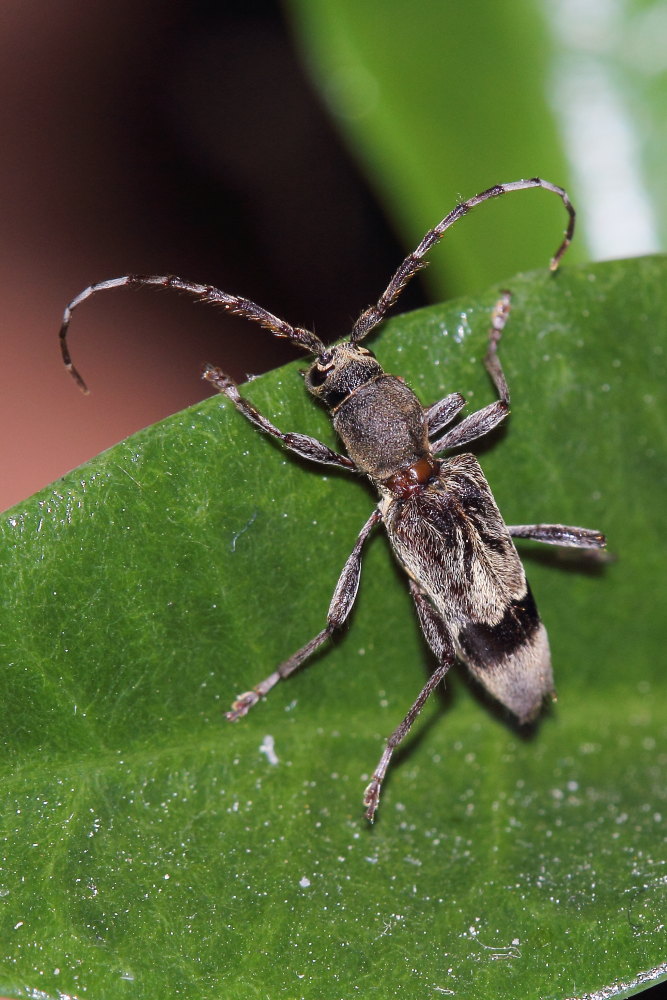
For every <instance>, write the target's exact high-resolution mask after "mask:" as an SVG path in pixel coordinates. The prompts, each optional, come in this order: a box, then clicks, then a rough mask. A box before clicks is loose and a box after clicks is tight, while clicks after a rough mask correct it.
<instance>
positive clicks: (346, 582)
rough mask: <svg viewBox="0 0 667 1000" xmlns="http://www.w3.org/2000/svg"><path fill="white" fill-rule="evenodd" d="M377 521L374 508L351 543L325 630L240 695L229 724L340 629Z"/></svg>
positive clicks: (332, 599)
mask: <svg viewBox="0 0 667 1000" xmlns="http://www.w3.org/2000/svg"><path fill="white" fill-rule="evenodd" d="M379 520H380V512H379V510H377V509H375V510H374V511H373V513H372V514H371V516H370V517H369V518H368V520H367V521H366V523H365V525H364V526H363V528H362V529H361V531H360V532H359V535H358V537H357V540H356V542H355V545H354V548H353V549H352V552H351V553H350V555H349V556H348V558H347V561H346V563H345V565H344V566H343V571H342V573H341V574H340V577H339V578H338V583H337V584H336V589H335V590H334V592H333V597H332V598H331V603H330V605H329V612H328V614H327V624H326V627H325V628H323V629H322V631H321V632H318V634H317V635H316V636H314V638H312V639H311V640H310V642H307V643H306V645H305V646H302V648H301V649H299V650H297V652H296V653H294V654H293V655H292V656H290V658H289V660H285V662H284V663H281V664H280V666H279V667H278V668H277V669H276V670H274V671H273V673H272V674H269V676H268V677H266V678H265V679H264V680H263V681H261V683H260V684H257V685H256V687H254V688H253V689H252V691H246V692H245V694H242V695H240V696H239V697H238V698H237V699H236V701H235V702H234V704H233V705H232V707H231V710H230V711H229V712H227V718H228V719H229V720H230V722H234V721H235V720H236V719H240V718H241V716H242V715H245V714H246V713H247V712H248V710H249V709H251V708H252V706H253V705H256V704H257V702H258V701H259V699H260V698H263V697H264V695H266V694H268V692H269V691H270V690H271V688H272V687H275V685H276V684H277V683H278V681H280V680H283V678H285V677H289V675H290V674H293V673H294V671H295V670H298V669H299V667H300V666H301V664H302V663H304V661H305V660H307V659H308V657H309V656H311V655H312V654H313V653H314V652H315V650H316V649H319V647H320V646H321V645H322V643H323V642H325V641H326V640H327V639H328V638H329V636H330V635H331V634H332V633H333V632H335V631H336V629H339V628H341V626H342V625H343V624H344V623H345V621H346V619H347V617H348V615H349V614H350V611H351V610H352V606H353V605H354V601H355V598H356V596H357V590H358V589H359V578H360V576H361V552H362V549H363V546H364V542H365V541H366V539H367V538H368V536H369V534H370V533H371V530H372V529H373V528H374V527H375V525H376V524H377V522H378V521H379Z"/></svg>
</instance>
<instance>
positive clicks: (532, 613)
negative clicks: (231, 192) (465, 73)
mask: <svg viewBox="0 0 667 1000" xmlns="http://www.w3.org/2000/svg"><path fill="white" fill-rule="evenodd" d="M530 188H542V189H544V190H546V191H549V192H551V193H553V194H556V195H557V196H558V197H560V199H561V201H562V202H563V205H564V206H565V209H566V210H567V213H568V223H567V228H566V230H565V234H564V237H563V240H562V242H561V244H560V246H559V247H558V249H557V251H556V253H555V255H554V257H553V258H552V261H551V270H556V268H557V267H558V264H559V262H560V260H561V258H562V256H563V254H564V253H565V251H566V250H567V248H568V246H569V244H570V242H571V240H572V237H573V234H574V225H575V211H574V208H573V206H572V203H571V202H570V199H569V197H568V195H567V193H566V192H565V191H564V189H563V188H561V187H558V186H557V185H555V184H552V183H550V182H549V181H545V180H542V179H541V178H539V177H533V178H530V179H526V180H518V181H513V182H512V183H508V184H497V185H495V186H494V187H491V188H488V189H487V190H485V191H482V192H481V193H480V194H477V195H475V196H474V197H473V198H470V199H468V200H467V201H464V202H461V203H459V204H458V205H456V207H455V208H454V209H453V210H452V211H451V212H449V214H448V215H446V216H445V218H444V219H442V221H441V222H439V223H438V225H437V226H435V227H434V228H433V229H430V230H429V231H428V232H427V233H426V235H425V236H424V237H423V239H422V240H421V242H420V243H419V245H418V246H417V247H416V249H415V250H414V251H413V252H412V253H410V254H408V256H407V257H406V258H405V260H404V261H403V262H402V264H401V265H400V267H399V268H398V269H397V270H396V272H395V273H394V275H393V276H392V278H391V280H390V282H389V284H388V285H387V287H386V289H385V290H384V292H383V293H382V295H381V296H380V298H379V299H378V301H377V302H376V303H375V305H372V306H369V307H368V308H367V309H365V310H364V312H362V313H361V315H360V316H359V318H358V319H357V321H356V323H355V324H354V326H353V327H352V331H351V334H350V337H349V339H348V340H346V341H345V342H343V343H337V344H334V345H330V346H327V345H325V344H324V343H323V342H322V341H321V340H320V339H319V337H317V336H316V335H315V334H314V333H312V332H311V331H309V330H306V329H303V328H301V327H295V326H292V325H290V324H289V323H287V322H285V321H284V320H282V319H279V318H278V317H277V316H274V315H273V314H272V313H270V312H268V311H267V310H266V309H264V308H262V307H261V306H259V305H257V304H256V303H254V302H251V301H250V300H249V299H246V298H242V297H240V296H236V295H230V294H228V293H227V292H223V291H221V290H220V289H218V288H215V287H213V286H211V285H201V284H197V283H194V282H189V281H184V280H182V279H181V278H178V277H176V276H174V275H153V276H145V275H143V276H142V275H125V276H124V277H122V278H113V279H110V280H108V281H102V282H99V283H98V284H95V285H91V286H89V287H88V288H86V289H85V290H84V291H83V292H81V293H80V294H79V295H78V296H77V297H76V298H75V299H73V300H72V302H70V304H69V305H68V306H67V308H66V310H65V313H64V316H63V322H62V326H61V329H60V345H61V351H62V357H63V361H64V363H65V365H66V367H67V369H68V370H69V372H70V373H71V375H72V376H73V377H74V379H75V380H76V381H77V383H78V384H79V386H80V387H81V388H82V389H83V390H84V391H87V388H86V385H85V382H84V381H83V379H82V378H81V375H80V374H79V372H78V371H77V369H76V368H75V367H74V365H73V363H72V359H71V356H70V352H69V348H68V345H67V333H68V329H69V324H70V320H71V317H72V312H73V310H74V309H75V308H76V307H77V306H79V305H80V304H81V303H82V302H84V301H85V300H86V299H88V298H89V297H90V296H91V295H94V294H95V293H96V292H98V291H103V290H108V289H111V288H121V287H129V286H156V287H159V288H172V289H176V290H178V291H181V292H185V293H187V294H189V295H191V296H192V297H193V298H195V299H198V300H200V301H203V302H208V303H211V304H213V305H218V306H222V307H223V308H224V309H226V310H227V311H228V312H230V313H234V314H236V315H238V316H242V317H244V318H246V319H248V320H251V321H252V322H254V323H258V324H259V325H260V326H262V327H264V328H265V329H267V330H269V331H270V332H271V333H272V334H274V335H275V336H277V337H283V338H286V339H287V340H289V341H290V342H291V343H292V344H295V345H296V346H297V347H299V348H302V349H303V350H305V351H307V352H308V353H309V354H312V355H313V356H314V361H313V362H312V363H311V364H310V367H309V368H308V370H307V372H306V373H305V385H306V389H307V390H308V391H309V392H310V393H311V394H312V395H313V396H314V397H315V398H316V399H318V400H319V401H320V402H321V403H323V404H324V406H325V407H326V408H327V409H328V410H329V413H330V416H331V419H332V422H333V426H334V428H335V430H336V432H337V434H338V436H339V437H340V439H341V440H342V442H343V444H344V445H345V451H346V454H340V453H339V452H336V451H334V450H332V449H331V448H329V447H328V446H327V445H325V444H323V443H322V442H321V441H318V440H317V439H315V438H312V437H310V436H308V435H305V434H298V433H285V432H283V431H281V430H279V429H278V428H277V427H276V426H275V425H274V424H273V423H272V422H271V421H270V420H269V419H268V418H267V417H265V416H264V415H263V414H261V413H260V412H259V411H258V410H257V409H256V407H254V406H253V405H252V404H251V403H249V402H248V401H247V400H246V399H244V398H243V396H242V395H241V394H240V392H239V390H238V387H237V385H236V384H235V382H234V381H233V380H232V379H231V378H230V377H229V376H228V375H226V374H225V373H224V372H223V371H221V370H220V369H219V368H216V367H215V366H213V365H207V366H206V367H205V369H204V372H203V378H205V379H206V380H208V381H209V382H210V383H211V384H212V385H213V386H214V387H215V388H216V389H217V390H218V391H219V392H221V393H223V394H224V395H225V396H226V397H227V398H228V399H229V400H230V401H231V402H232V403H233V404H234V406H235V407H236V409H237V410H238V411H239V412H240V413H241V414H242V415H243V416H244V417H245V418H246V419H247V420H249V421H250V422H251V423H252V424H253V425H254V426H255V427H256V428H258V429H259V430H260V431H262V432H263V433H264V434H267V435H269V436H271V437H273V438H275V439H277V440H278V441H280V442H281V444H282V445H283V446H284V447H285V448H286V449H287V450H288V451H290V452H292V453H294V454H296V455H298V456H299V457H301V458H304V459H307V460H308V461H311V462H316V463H320V464H323V465H334V466H337V467H338V468H342V469H345V470H347V471H350V472H355V473H360V474H362V475H365V476H366V477H368V479H369V480H370V481H371V483H372V484H373V486H374V487H375V488H376V490H377V492H378V494H379V502H378V504H377V506H376V507H375V509H374V510H373V512H372V514H371V515H370V517H369V518H368V520H367V521H366V523H365V524H364V526H363V527H362V529H361V531H360V532H359V534H358V536H357V539H356V542H355V544H354V548H353V549H352V552H351V553H350V555H349V557H348V559H347V561H346V563H345V565H344V567H343V570H342V572H341V574H340V577H339V579H338V582H337V584H336V587H335V590H334V593H333V597H332V598H331V603H330V605H329V610H328V614H327V621H326V625H325V627H324V628H323V629H322V630H321V631H320V632H318V634H317V635H315V636H314V637H313V638H312V639H311V640H310V641H309V642H307V643H306V644H305V645H304V646H303V647H302V648H301V649H299V650H298V651H297V652H296V653H294V654H293V655H292V656H290V657H289V659H287V660H285V661H284V662H283V663H281V664H280V666H278V667H277V668H276V669H275V670H274V671H273V672H272V673H271V674H269V675H268V677H266V678H265V679H264V680H263V681H261V682H260V683H259V684H257V685H256V686H255V687H254V688H253V689H252V690H251V691H248V692H246V693H245V694H242V695H240V696H239V697H238V698H237V699H236V700H235V701H234V703H233V705H232V707H231V709H230V711H229V712H228V713H227V718H228V719H229V720H230V721H235V720H237V719H239V718H240V717H241V716H243V715H245V714H246V713H247V712H248V711H249V710H250V708H252V706H253V705H255V704H256V703H257V702H258V701H259V700H260V699H261V698H262V697H264V696H265V695H266V694H268V692H269V691H270V690H271V688H273V687H274V686H275V685H276V684H277V683H278V681H279V680H282V679H284V678H286V677H288V676H289V675H290V674H292V673H294V671H296V670H297V669H298V668H299V667H300V666H301V665H302V664H303V663H304V662H305V661H306V660H307V659H308V658H309V657H310V656H311V654H312V653H314V652H315V650H317V649H319V647H320V646H322V644H323V643H324V642H325V641H326V640H327V639H328V638H329V637H330V636H331V635H332V634H333V633H334V632H335V631H336V630H338V629H340V628H341V627H342V626H343V624H344V623H345V622H346V620H347V618H348V616H349V614H350V612H351V610H352V606H353V604H354V601H355V599H356V595H357V590H358V586H359V579H360V574H361V557H362V550H363V547H364V544H365V542H366V540H367V538H368V537H369V535H370V534H371V531H372V530H373V528H374V527H375V526H376V525H377V524H379V523H382V524H383V525H384V528H385V531H386V533H387V537H388V539H389V542H390V544H391V547H392V549H393V551H394V554H395V556H396V558H397V560H398V562H399V563H400V565H401V566H402V567H403V569H404V570H405V572H406V573H407V576H408V586H409V589H410V594H411V596H412V600H413V602H414V605H415V608H416V612H417V617H418V619H419V623H420V626H421V629H422V632H423V634H424V637H425V639H426V642H427V644H428V645H429V647H430V649H431V650H432V652H433V654H434V657H435V660H436V667H435V670H434V671H433V672H432V673H431V675H430V677H429V679H428V680H427V682H426V684H425V685H424V686H423V688H422V690H421V691H420V693H419V695H418V696H417V698H416V700H415V702H414V703H413V705H412V706H411V708H410V709H409V711H408V712H407V713H406V715H405V717H404V718H403V720H402V721H401V722H400V723H399V725H398V726H397V727H396V729H395V730H394V732H393V733H392V734H391V736H390V737H389V739H388V740H387V742H386V745H385V748H384V751H383V753H382V756H381V758H380V761H379V763H378V765H377V767H376V769H375V771H374V773H373V775H372V778H371V781H370V783H369V784H368V787H367V788H366V790H365V793H364V800H363V801H364V806H365V808H366V816H367V818H368V819H369V820H370V821H372V820H373V819H374V817H375V812H376V810H377V807H378V803H379V799H380V791H381V787H382V782H383V780H384V777H385V775H386V773H387V769H388V767H389V763H390V760H391V757H392V755H393V753H394V751H395V749H396V747H397V746H398V745H399V743H400V742H401V741H402V740H403V739H404V737H405V736H406V734H407V733H408V731H409V730H410V728H411V726H412V724H413V722H414V721H415V719H416V717H417V715H418V714H419V712H420V711H421V709H422V707H423V705H424V704H425V702H426V701H427V699H428V697H429V696H430V695H431V694H432V693H433V691H435V689H436V688H437V687H438V685H439V684H440V682H441V681H442V680H443V678H444V677H445V675H446V673H447V671H448V670H449V669H450V667H451V666H452V664H453V663H454V662H455V661H456V660H457V659H458V660H461V661H462V662H463V663H464V664H465V665H466V666H467V667H468V669H469V670H470V672H471V673H472V675H473V676H474V677H475V678H476V680H477V681H479V682H480V683H481V684H482V685H483V687H485V688H486V689H487V691H489V692H490V693H491V694H492V695H493V696H494V698H496V699H497V700H498V701H499V702H500V703H501V704H502V705H504V706H505V707H506V708H507V709H509V711H510V712H511V713H512V714H513V715H514V716H516V718H517V719H518V721H519V723H528V722H531V721H532V720H533V719H535V718H536V716H537V715H538V714H539V711H540V708H541V706H542V704H543V702H544V700H545V697H546V696H548V695H553V694H554V687H553V674H552V669H551V657H550V652H549V642H548V638H547V633H546V630H545V628H544V625H543V624H542V622H541V620H540V617H539V614H538V612H537V609H536V606H535V602H534V600H533V596H532V594H531V591H530V587H529V586H528V583H527V581H526V576H525V572H524V569H523V566H522V563H521V560H520V558H519V555H518V553H517V550H516V548H515V546H514V542H513V539H514V538H532V539H534V540H535V541H538V542H545V543H547V544H550V545H560V546H572V547H579V548H588V549H601V548H604V546H605V545H606V540H605V538H604V535H602V534H601V533H600V532H599V531H595V530H591V529H588V528H578V527H570V526H566V525H561V524H529V525H525V524H524V525H510V526H508V525H506V524H505V523H504V521H503V518H502V516H501V514H500V512H499V510H498V507H497V505H496V502H495V500H494V497H493V494H492V493H491V490H490V488H489V485H488V483H487V481H486V479H485V477H484V474H483V472H482V469H481V467H480V465H479V463H478V461H477V459H476V458H475V456H474V455H472V454H471V453H469V452H464V453H457V454H455V455H454V456H452V457H449V458H440V457H439V456H440V455H441V453H442V452H445V451H449V450H452V449H456V448H459V447H460V446H462V445H467V444H469V443H470V442H472V441H474V440H476V439H477V438H480V437H482V436H484V435H485V434H488V433H489V432H490V431H492V430H493V429H494V428H495V427H497V426H498V425H499V424H500V423H502V421H503V420H505V418H506V417H507V415H508V413H509V404H510V393H509V389H508V386H507V382H506V379H505V375H504V372H503V369H502V366H501V363H500V359H499V357H498V343H499V341H500V338H501V335H502V332H503V329H504V327H505V324H506V322H507V319H508V317H509V314H510V307H511V296H510V293H509V292H503V293H502V295H501V296H500V298H499V300H498V302H497V303H496V305H495V307H494V309H493V312H492V320H491V328H490V332H489V339H488V349H487V352H486V356H485V359H484V364H485V366H486V369H487V371H488V373H489V375H490V377H491V380H492V382H493V384H494V386H495V389H496V392H497V395H498V399H497V400H496V401H495V402H492V403H490V404H489V405H487V406H484V407H483V408H482V409H480V410H477V411H476V412H474V413H471V414H470V415H468V416H467V417H464V418H463V419H462V420H460V421H459V422H458V423H456V424H452V422H453V421H454V419H455V418H456V417H457V416H458V415H459V413H460V412H461V410H462V409H463V407H464V405H465V400H464V399H463V397H462V396H461V395H460V393H458V392H454V393H451V394H450V395H447V396H445V397H444V398H443V399H440V400H438V401H437V402H435V403H433V404H432V405H430V406H427V407H424V406H422V404H421V403H420V402H419V400H418V399H417V397H416V395H415V394H414V393H413V392H412V390H411V389H410V388H409V387H408V386H407V385H406V384H405V381H404V380H403V379H402V378H400V377H398V376H395V375H391V374H388V373H386V372H385V371H384V370H383V369H382V367H381V365H380V363H379V362H378V361H377V359H376V357H375V355H374V354H373V352H372V351H370V350H369V349H368V348H367V347H364V346H363V345H362V344H361V341H362V340H364V339H365V338H366V337H367V336H368V335H369V334H370V333H371V331H372V330H374V329H375V327H376V326H377V325H378V324H379V323H380V322H381V321H382V320H383V319H384V317H385V315H386V313H387V312H388V311H389V309H390V308H391V307H392V306H393V305H394V304H395V302H396V300H397V299H398V297H399V295H400V294H401V292H402V291H403V289H404V288H405V286H406V285H407V283H408V282H409V281H410V279H411V278H413V277H414V275H415V274H416V273H417V272H418V271H419V270H420V269H421V268H422V267H424V266H425V262H424V257H425V256H426V254H427V253H428V252H429V250H431V249H432V247H434V246H435V245H436V244H437V243H438V242H439V240H440V239H441V238H442V236H443V235H444V233H445V232H446V231H447V230H448V229H449V228H450V226H452V225H453V224H454V223H455V222H456V221H457V220H458V219H460V218H462V217H463V216H464V215H466V214H467V213H468V212H469V211H470V210H471V209H473V208H474V207H476V206H477V205H479V204H481V203H483V202H485V201H488V200H489V199H491V198H497V197H499V196H501V195H505V194H508V193H510V192H513V191H522V190H527V189H530Z"/></svg>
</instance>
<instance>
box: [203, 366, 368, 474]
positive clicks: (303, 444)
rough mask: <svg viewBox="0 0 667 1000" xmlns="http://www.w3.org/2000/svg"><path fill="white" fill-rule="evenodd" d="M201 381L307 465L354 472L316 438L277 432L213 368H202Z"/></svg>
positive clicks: (348, 461)
mask: <svg viewBox="0 0 667 1000" xmlns="http://www.w3.org/2000/svg"><path fill="white" fill-rule="evenodd" d="M202 378H204V379H206V381H207V382H210V383H211V385H214V386H215V387H216V389H217V390H218V392H221V393H222V394H223V395H224V396H227V398H228V399H230V400H231V401H232V403H233V404H234V406H235V407H236V409H237V410H238V411H239V413H242V414H243V416H244V417H246V419H247V420H249V421H250V423H251V424H254V425H255V427H258V428H259V430H260V431H263V433H264V434H269V435H270V436H271V437H274V438H277V439H278V441H280V442H281V443H282V444H283V445H284V447H285V448H286V449H287V450H288V451H292V452H294V454H295V455H299V456H300V457H301V458H307V459H308V460H309V461H310V462H320V463H321V464H322V465H337V466H339V467H340V468H342V469H350V470H352V471H354V470H355V469H356V466H355V464H354V462H353V461H352V460H351V459H349V458H347V457H346V456H345V455H339V454H338V452H337V451H333V450H332V449H331V448H329V447H327V445H325V444H323V442H322V441H318V440H317V438H313V437H310V436H309V435H308V434H294V433H287V434H285V433H284V432H283V431H281V430H279V429H278V428H277V427H276V426H275V424H272V423H271V421H270V420H268V419H267V418H266V417H265V416H264V415H263V414H261V413H260V412H259V410H258V409H257V408H256V407H254V406H253V405H252V403H249V402H248V400H247V399H244V398H243V396H242V395H241V394H240V392H239V388H238V386H237V384H236V382H234V380H233V379H231V378H230V377H229V375H225V373H224V372H223V371H221V370H220V368H215V367H214V366H213V365H206V367H205V368H204V372H203V375H202Z"/></svg>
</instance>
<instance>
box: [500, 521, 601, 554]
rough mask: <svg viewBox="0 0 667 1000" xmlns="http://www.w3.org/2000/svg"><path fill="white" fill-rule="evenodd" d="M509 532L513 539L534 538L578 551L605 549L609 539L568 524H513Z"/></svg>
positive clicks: (591, 530)
mask: <svg viewBox="0 0 667 1000" xmlns="http://www.w3.org/2000/svg"><path fill="white" fill-rule="evenodd" d="M507 530H508V531H509V533H510V535H511V536H512V537H513V538H532V539H533V541H535V542H545V543H546V544H547V545H563V546H568V547H570V548H577V549H603V548H604V547H605V545H606V544H607V539H606V538H605V536H604V535H603V534H602V533H601V532H600V531H595V530H594V529H591V528H573V527H571V526H570V525H567V524H511V525H508V526H507Z"/></svg>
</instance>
